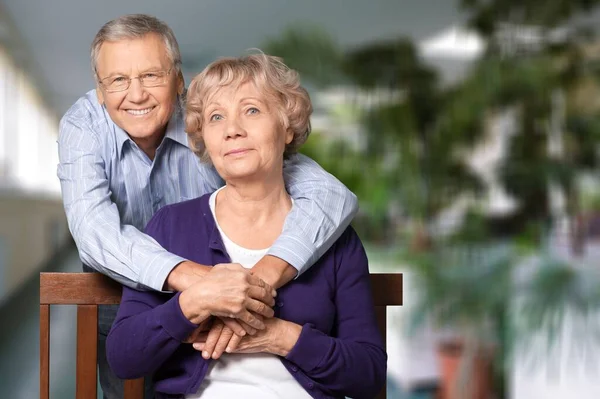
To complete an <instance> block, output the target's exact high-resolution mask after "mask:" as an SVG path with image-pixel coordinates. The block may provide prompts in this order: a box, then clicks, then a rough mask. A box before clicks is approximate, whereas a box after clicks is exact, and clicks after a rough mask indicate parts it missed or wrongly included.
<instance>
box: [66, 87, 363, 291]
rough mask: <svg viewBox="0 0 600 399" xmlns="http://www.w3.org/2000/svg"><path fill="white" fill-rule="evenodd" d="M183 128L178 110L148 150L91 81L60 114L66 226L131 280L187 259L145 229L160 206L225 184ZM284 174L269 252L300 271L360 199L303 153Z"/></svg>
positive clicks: (85, 252)
mask: <svg viewBox="0 0 600 399" xmlns="http://www.w3.org/2000/svg"><path fill="white" fill-rule="evenodd" d="M183 129H184V122H183V118H182V114H181V113H180V112H176V113H175V114H174V115H173V117H172V118H171V120H170V121H169V124H168V126H167V132H166V134H165V138H164V140H163V141H162V143H161V144H160V146H159V147H158V149H157V151H156V155H155V157H154V160H151V159H150V158H148V156H147V155H146V154H145V153H144V152H143V151H142V150H141V149H140V148H139V147H138V146H137V145H136V144H135V143H134V142H133V140H131V139H130V138H129V136H128V135H127V133H125V131H123V130H122V129H121V128H119V127H118V126H117V125H116V124H115V123H114V122H113V121H112V120H111V119H110V116H109V115H108V112H107V111H106V109H105V108H104V107H103V106H101V105H100V104H99V103H98V100H97V97H96V92H95V90H92V91H90V92H88V93H87V94H86V95H85V96H83V97H81V98H80V99H79V100H78V101H77V102H76V103H75V104H74V105H73V106H72V107H71V108H70V109H69V110H68V111H67V113H66V114H65V115H64V116H63V118H62V119H61V121H60V127H59V136H58V155H59V161H60V163H59V165H58V177H59V179H60V182H61V188H62V195H63V203H64V207H65V212H66V214H67V220H68V222H69V229H70V231H71V234H72V235H73V238H74V240H75V243H76V244H77V248H78V249H79V255H80V257H81V260H82V261H83V262H84V263H85V264H86V265H88V266H90V267H92V268H94V269H96V270H98V271H99V272H101V273H104V274H106V275H108V276H110V277H112V278H113V279H115V280H117V281H119V282H120V283H121V284H124V285H127V286H129V287H132V288H137V289H144V288H146V287H149V288H152V289H154V290H162V289H163V286H164V283H165V280H166V278H167V276H168V275H169V273H170V272H171V270H172V269H173V268H174V267H175V266H176V265H177V264H178V263H180V262H182V261H184V260H185V259H183V258H181V257H179V256H176V255H173V254H171V253H169V252H167V251H166V250H164V249H163V248H162V247H161V246H160V245H159V244H158V243H157V242H156V241H155V240H154V239H153V238H151V237H149V236H147V235H146V234H144V233H143V232H142V231H143V229H144V227H145V226H146V223H148V221H149V220H150V218H151V217H152V215H154V213H156V211H158V210H159V209H160V208H162V207H163V206H165V205H168V204H172V203H176V202H180V201H185V200H188V199H192V198H197V197H199V196H201V195H203V194H206V193H209V192H212V191H214V190H216V189H217V188H219V187H221V186H222V185H223V181H222V179H221V178H220V177H219V175H218V174H217V172H216V170H215V169H214V168H213V167H212V166H210V165H208V164H205V163H202V162H201V161H200V160H199V159H198V157H197V156H196V155H195V154H194V153H193V152H192V151H191V150H190V148H189V147H188V141H187V135H186V133H185V131H184V130H183ZM284 179H285V183H286V189H287V190H288V192H289V194H290V195H291V196H292V198H294V205H293V207H292V211H291V212H290V214H289V215H288V217H287V219H286V221H285V225H284V228H283V232H282V234H281V236H280V237H279V238H278V240H277V241H276V242H275V243H274V244H273V246H272V247H271V249H270V250H269V254H270V255H273V256H276V257H279V258H281V259H283V260H285V261H286V262H288V263H289V264H290V265H292V266H293V267H295V268H296V269H298V274H300V273H302V272H303V271H304V270H306V269H307V268H309V267H310V266H311V265H312V264H313V263H314V262H315V261H316V260H317V259H319V258H320V257H321V255H323V254H324V253H325V252H326V251H327V250H328V249H329V247H330V246H331V245H332V244H333V243H334V242H335V241H336V240H337V239H338V238H339V236H340V235H341V234H342V233H343V231H344V230H345V229H346V227H347V226H348V225H349V224H350V221H351V220H352V218H353V217H354V215H355V213H356V211H357V208H358V205H357V200H356V196H355V195H354V194H352V193H351V192H350V191H349V190H348V189H347V188H346V187H345V186H344V185H343V184H341V183H340V182H339V181H338V180H337V179H336V178H334V177H333V176H332V175H330V174H329V173H327V172H326V171H324V170H323V169H322V168H321V167H320V166H319V165H318V164H317V163H316V162H314V161H312V160H311V159H310V158H307V157H305V156H303V155H296V156H294V157H292V159H290V160H288V161H286V162H285V165H284Z"/></svg>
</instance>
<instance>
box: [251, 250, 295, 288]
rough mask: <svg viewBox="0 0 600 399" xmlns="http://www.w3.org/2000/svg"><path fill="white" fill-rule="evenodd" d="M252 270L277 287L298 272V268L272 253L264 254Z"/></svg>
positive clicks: (288, 280)
mask: <svg viewBox="0 0 600 399" xmlns="http://www.w3.org/2000/svg"><path fill="white" fill-rule="evenodd" d="M250 270H252V274H254V275H255V276H258V277H260V278H261V279H263V280H264V281H265V282H266V283H267V284H269V285H270V286H271V287H273V288H275V289H277V288H281V287H283V286H284V285H286V284H287V283H289V282H290V281H292V280H293V279H294V278H295V277H296V275H297V274H298V270H296V269H295V268H294V267H293V266H291V265H290V264H289V263H287V262H286V261H284V260H283V259H280V258H277V257H275V256H271V255H266V256H263V257H262V259H261V260H259V261H258V262H257V263H256V265H254V267H253V268H252V269H250Z"/></svg>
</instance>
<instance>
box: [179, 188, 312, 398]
mask: <svg viewBox="0 0 600 399" xmlns="http://www.w3.org/2000/svg"><path fill="white" fill-rule="evenodd" d="M219 191H221V189H219V190H217V191H215V192H214V193H213V194H212V195H211V196H210V201H209V204H210V209H211V211H212V213H213V216H214V218H215V223H216V225H217V228H218V229H219V233H221V237H222V239H223V243H224V244H225V249H226V250H227V253H228V254H229V256H230V258H231V262H233V263H239V264H241V265H242V266H244V267H245V268H248V269H249V268H251V267H252V266H254V265H255V264H256V262H258V260H259V259H261V258H262V257H263V256H264V255H265V254H266V253H267V251H268V250H269V248H265V249H247V248H243V247H240V246H239V245H237V244H236V243H234V242H233V241H231V239H229V237H227V236H226V235H225V233H223V230H222V229H221V226H219V222H218V221H217V217H216V214H215V199H216V196H217V193H218V192H219ZM310 397H311V396H310V395H309V394H308V393H307V392H306V391H305V390H304V388H302V386H301V385H300V384H299V383H298V381H296V380H295V379H294V377H293V376H292V375H291V374H290V372H289V371H288V370H287V369H286V368H285V366H284V365H283V364H282V363H281V360H280V359H279V357H278V356H276V355H272V354H267V353H250V354H235V353H232V354H228V353H224V354H223V355H222V356H221V358H220V359H219V360H213V361H211V363H210V366H209V367H208V371H207V373H206V376H205V378H204V381H202V385H200V388H199V389H198V391H197V392H196V393H195V394H193V395H187V396H186V398H187V399H198V398H202V399H207V398H215V399H223V398H245V399H259V398H260V399H277V398H289V399H306V398H310Z"/></svg>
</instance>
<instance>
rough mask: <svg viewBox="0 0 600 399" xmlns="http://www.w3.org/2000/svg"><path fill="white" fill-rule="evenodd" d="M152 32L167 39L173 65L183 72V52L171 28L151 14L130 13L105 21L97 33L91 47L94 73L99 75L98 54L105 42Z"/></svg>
mask: <svg viewBox="0 0 600 399" xmlns="http://www.w3.org/2000/svg"><path fill="white" fill-rule="evenodd" d="M151 33H154V34H156V35H159V36H160V37H161V38H162V39H163V40H164V41H165V47H166V48H167V55H168V57H169V58H170V60H171V61H172V62H173V67H174V68H175V69H176V71H177V73H179V72H181V52H180V51H179V44H177V39H175V34H174V33H173V31H172V30H171V28H169V26H168V25H167V24H166V23H164V22H163V21H161V20H160V19H158V18H156V17H153V16H151V15H146V14H130V15H123V16H121V17H119V18H116V19H113V20H112V21H109V22H107V23H105V24H104V26H102V28H100V30H99V31H98V33H96V37H94V41H93V42H92V49H91V61H92V71H93V72H94V75H97V69H96V67H97V64H98V54H99V53H100V47H102V44H103V43H104V42H114V41H119V40H124V39H140V38H142V37H144V36H145V35H148V34H151ZM96 77H97V76H96Z"/></svg>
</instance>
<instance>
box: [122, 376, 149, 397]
mask: <svg viewBox="0 0 600 399" xmlns="http://www.w3.org/2000/svg"><path fill="white" fill-rule="evenodd" d="M143 397H144V379H143V378H138V379H137V380H127V381H125V395H124V399H142V398H143Z"/></svg>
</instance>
